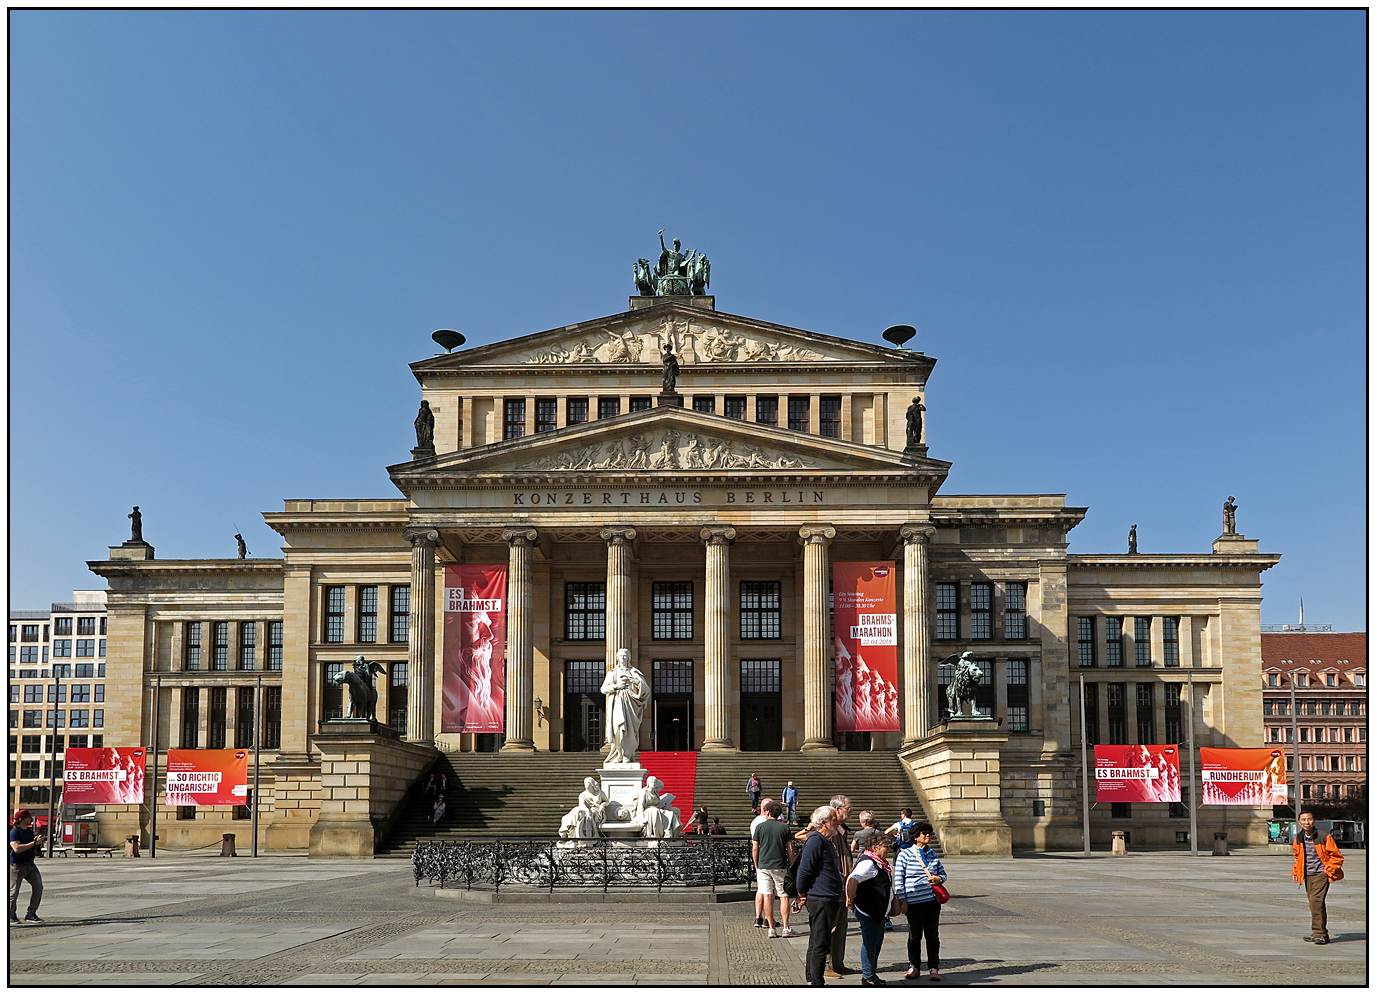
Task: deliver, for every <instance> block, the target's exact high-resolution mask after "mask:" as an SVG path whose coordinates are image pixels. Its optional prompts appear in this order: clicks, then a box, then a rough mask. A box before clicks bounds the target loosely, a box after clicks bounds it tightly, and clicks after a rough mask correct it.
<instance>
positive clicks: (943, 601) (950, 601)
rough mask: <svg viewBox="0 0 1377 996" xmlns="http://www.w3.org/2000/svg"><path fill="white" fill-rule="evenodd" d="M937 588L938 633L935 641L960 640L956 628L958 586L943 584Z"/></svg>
mask: <svg viewBox="0 0 1377 996" xmlns="http://www.w3.org/2000/svg"><path fill="white" fill-rule="evenodd" d="M936 588H937V633H936V635H935V636H934V639H937V640H955V639H959V637H958V636H957V628H956V585H954V584H948V583H945V582H942V583H939V584H938V585H937V586H936Z"/></svg>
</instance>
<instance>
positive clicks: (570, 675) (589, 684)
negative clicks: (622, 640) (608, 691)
mask: <svg viewBox="0 0 1377 996" xmlns="http://www.w3.org/2000/svg"><path fill="white" fill-rule="evenodd" d="M606 677H607V662H606V661H565V662H564V691H565V692H566V693H567V694H569V695H593V694H597V693H599V692H601V691H602V682H603V679H604V678H606Z"/></svg>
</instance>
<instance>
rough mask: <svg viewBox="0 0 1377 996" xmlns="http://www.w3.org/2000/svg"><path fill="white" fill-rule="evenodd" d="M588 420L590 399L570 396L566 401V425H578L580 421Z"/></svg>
mask: <svg viewBox="0 0 1377 996" xmlns="http://www.w3.org/2000/svg"><path fill="white" fill-rule="evenodd" d="M587 421H588V399H587V398H569V399H568V400H567V401H565V402H564V422H565V424H566V425H576V424H577V423H579V422H587Z"/></svg>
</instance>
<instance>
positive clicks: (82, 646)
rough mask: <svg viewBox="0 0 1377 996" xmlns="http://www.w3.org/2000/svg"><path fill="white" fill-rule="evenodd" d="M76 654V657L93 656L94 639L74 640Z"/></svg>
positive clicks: (94, 650)
mask: <svg viewBox="0 0 1377 996" xmlns="http://www.w3.org/2000/svg"><path fill="white" fill-rule="evenodd" d="M76 655H77V656H78V657H94V656H96V641H95V640H78V641H77V642H76Z"/></svg>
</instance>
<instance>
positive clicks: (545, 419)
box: [535, 398, 559, 432]
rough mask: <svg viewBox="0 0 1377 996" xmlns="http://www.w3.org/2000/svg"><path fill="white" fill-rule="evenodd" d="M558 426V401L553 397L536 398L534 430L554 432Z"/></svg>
mask: <svg viewBox="0 0 1377 996" xmlns="http://www.w3.org/2000/svg"><path fill="white" fill-rule="evenodd" d="M557 428H559V401H558V400H557V399H555V398H536V423H535V431H536V432H554V431H555V429H557Z"/></svg>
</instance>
